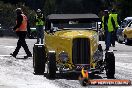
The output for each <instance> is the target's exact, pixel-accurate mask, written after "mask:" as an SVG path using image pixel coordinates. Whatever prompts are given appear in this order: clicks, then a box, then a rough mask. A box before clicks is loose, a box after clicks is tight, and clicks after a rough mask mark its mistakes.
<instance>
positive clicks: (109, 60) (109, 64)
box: [105, 52, 115, 79]
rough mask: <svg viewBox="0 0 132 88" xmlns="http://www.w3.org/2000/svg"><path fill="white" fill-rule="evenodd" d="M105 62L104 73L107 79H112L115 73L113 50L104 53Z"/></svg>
mask: <svg viewBox="0 0 132 88" xmlns="http://www.w3.org/2000/svg"><path fill="white" fill-rule="evenodd" d="M105 63H106V67H105V70H106V75H107V78H108V79H114V74H115V56H114V53H113V52H106V53H105Z"/></svg>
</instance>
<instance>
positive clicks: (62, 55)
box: [59, 51, 68, 62]
mask: <svg viewBox="0 0 132 88" xmlns="http://www.w3.org/2000/svg"><path fill="white" fill-rule="evenodd" d="M59 58H60V60H61V61H62V62H67V60H68V53H66V52H64V51H63V52H61V53H60V54H59Z"/></svg>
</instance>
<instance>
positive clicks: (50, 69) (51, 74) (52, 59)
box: [47, 51, 56, 79]
mask: <svg viewBox="0 0 132 88" xmlns="http://www.w3.org/2000/svg"><path fill="white" fill-rule="evenodd" d="M55 75H56V54H55V52H53V51H52V52H49V53H48V63H47V78H48V79H54V78H55Z"/></svg>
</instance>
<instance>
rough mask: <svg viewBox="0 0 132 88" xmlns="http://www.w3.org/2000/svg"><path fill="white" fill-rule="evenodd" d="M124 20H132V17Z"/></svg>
mask: <svg viewBox="0 0 132 88" xmlns="http://www.w3.org/2000/svg"><path fill="white" fill-rule="evenodd" d="M124 20H132V17H126V18H125V19H124Z"/></svg>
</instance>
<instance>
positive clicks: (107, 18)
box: [102, 10, 115, 51]
mask: <svg viewBox="0 0 132 88" xmlns="http://www.w3.org/2000/svg"><path fill="white" fill-rule="evenodd" d="M114 27H115V22H114V20H113V17H112V16H111V15H109V13H108V10H104V16H103V17H102V29H103V30H104V34H105V44H106V49H105V50H106V51H108V50H109V47H110V45H111V34H112V32H113V30H114Z"/></svg>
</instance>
